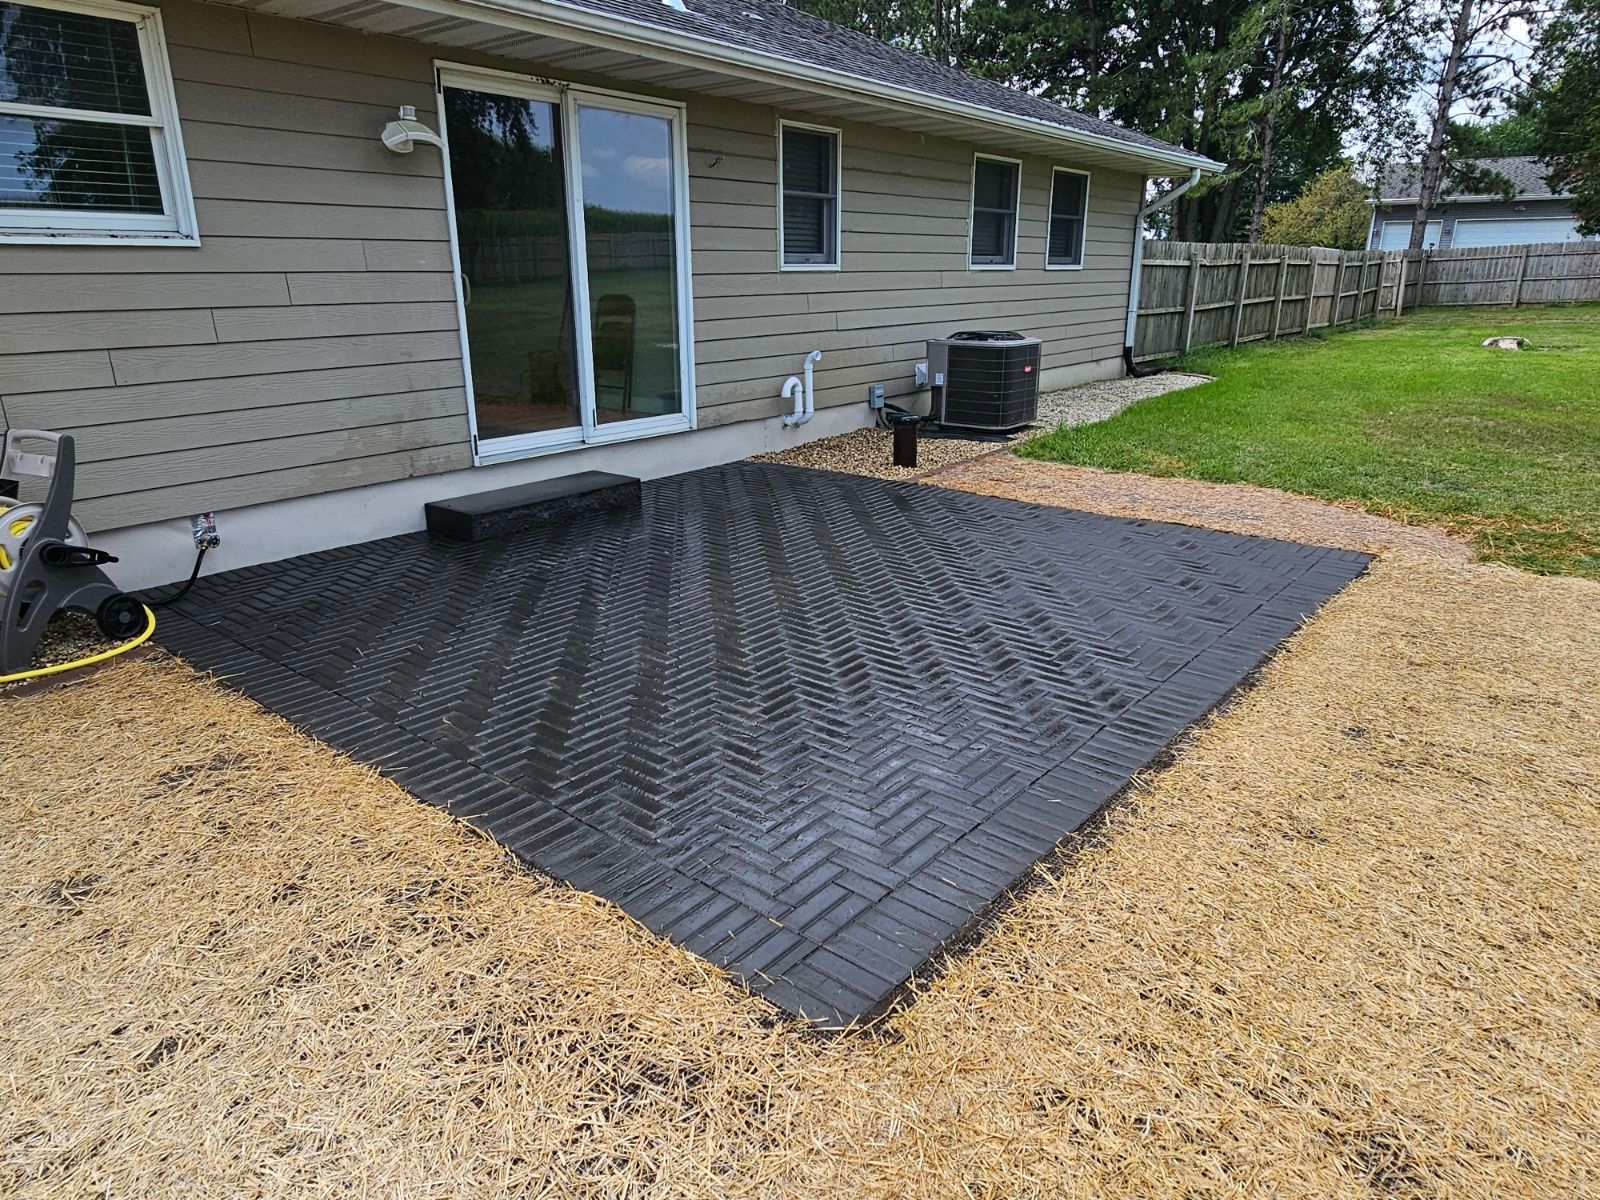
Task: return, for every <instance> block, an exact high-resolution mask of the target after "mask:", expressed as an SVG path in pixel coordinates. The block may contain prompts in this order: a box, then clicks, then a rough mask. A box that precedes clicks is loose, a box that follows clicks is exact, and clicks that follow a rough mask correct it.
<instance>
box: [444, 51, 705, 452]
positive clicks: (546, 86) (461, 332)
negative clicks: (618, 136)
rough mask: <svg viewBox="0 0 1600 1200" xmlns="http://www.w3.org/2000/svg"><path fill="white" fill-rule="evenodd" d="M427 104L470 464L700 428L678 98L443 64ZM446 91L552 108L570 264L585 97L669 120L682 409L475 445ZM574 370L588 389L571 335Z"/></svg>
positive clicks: (579, 220) (577, 222) (579, 308)
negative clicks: (433, 128) (481, 92)
mask: <svg viewBox="0 0 1600 1200" xmlns="http://www.w3.org/2000/svg"><path fill="white" fill-rule="evenodd" d="M433 77H434V103H435V106H436V111H437V115H438V121H439V137H440V139H441V141H442V143H443V144H442V146H441V147H440V153H441V156H442V157H443V159H444V180H443V182H444V204H445V217H446V220H447V221H448V223H449V235H450V264H451V273H452V274H453V275H454V276H455V279H454V283H455V294H456V322H457V336H458V339H459V344H460V346H461V367H462V373H463V375H464V376H465V391H466V397H467V429H468V432H469V435H470V437H471V438H472V464H473V466H478V467H482V466H489V465H490V464H493V463H501V462H513V461H516V460H519V459H525V458H538V457H542V456H543V455H546V454H557V453H560V452H562V451H566V450H582V449H584V448H586V447H589V446H603V445H607V444H612V443H616V442H631V441H637V440H639V439H640V438H648V437H658V436H660V435H662V434H667V433H687V432H689V431H691V430H694V429H697V428H699V424H700V418H699V406H698V402H697V399H696V397H695V355H694V350H695V342H694V278H693V271H692V269H691V268H692V264H693V254H692V252H691V248H690V243H689V229H690V219H689V211H690V210H689V137H688V125H689V120H688V106H687V105H686V104H685V103H683V102H682V101H681V100H658V99H656V98H654V97H651V96H640V95H637V94H635V93H633V92H619V91H615V90H612V89H610V88H599V87H585V86H580V85H577V84H566V83H562V82H560V81H557V80H553V79H546V78H543V77H540V76H535V75H524V74H521V73H519V72H515V71H501V70H496V69H495V68H493V67H479V66H473V65H470V64H467V63H458V62H452V61H450V60H448V59H439V58H436V59H434V60H433ZM447 87H461V88H485V89H489V90H494V91H498V92H501V93H504V94H506V95H512V96H523V97H526V98H528V99H530V100H542V101H546V102H548V103H552V104H555V105H556V106H558V107H559V108H560V110H561V121H562V126H563V131H564V133H563V137H562V144H563V153H564V155H565V162H564V166H565V170H566V172H567V179H568V181H569V182H568V186H569V188H570V189H571V195H570V196H569V197H568V204H569V209H568V216H569V219H568V229H567V236H568V253H569V254H570V255H571V256H572V261H573V262H574V263H576V262H579V261H582V257H583V255H584V254H585V253H586V233H585V230H584V227H583V172H582V169H581V167H580V165H579V163H578V138H577V136H576V133H575V131H576V129H577V110H578V106H579V105H580V104H581V103H582V102H583V101H584V100H586V99H588V100H593V101H596V102H597V103H598V102H601V101H603V102H604V104H605V106H606V107H611V108H616V109H619V110H622V111H632V112H639V113H643V114H645V115H647V116H665V115H668V114H670V115H671V119H672V154H673V189H672V194H673V205H674V207H675V209H676V212H675V215H676V216H679V217H680V218H681V219H679V220H675V221H674V222H673V230H674V238H673V242H674V245H673V252H674V254H675V255H676V262H677V277H678V278H677V300H678V322H677V325H678V328H677V331H676V332H677V337H678V345H679V352H678V381H679V391H680V395H681V397H682V401H681V403H682V411H681V412H677V413H667V414H665V415H663V416H658V417H640V418H638V419H636V420H631V421H618V422H616V423H614V424H609V425H601V424H598V423H596V422H594V421H593V420H592V419H591V418H590V417H589V416H588V415H585V416H584V418H583V424H582V426H581V427H580V428H578V429H575V430H551V431H548V432H540V433H523V434H513V435H511V436H508V437H500V438H489V439H480V438H479V437H478V409H477V405H476V403H475V401H474V398H473V394H472V350H471V347H470V345H469V342H468V337H467V302H466V293H465V291H464V289H463V288H462V282H461V281H462V275H461V244H460V241H459V239H458V238H457V237H456V203H455V188H454V187H453V186H452V182H451V178H450V137H449V129H448V127H447V125H446V123H445V119H444V89H445V88H447ZM573 310H574V312H584V313H586V312H588V311H589V286H588V278H587V273H586V272H584V271H575V272H574V275H573ZM575 340H576V342H577V345H576V347H575V349H576V351H577V367H578V370H579V373H580V377H581V379H582V381H583V382H582V385H581V386H583V387H586V388H589V389H591V390H592V388H593V386H594V364H593V361H592V359H591V355H592V353H593V346H592V345H591V344H590V342H589V339H588V338H587V337H582V336H580V337H577V338H576V339H575Z"/></svg>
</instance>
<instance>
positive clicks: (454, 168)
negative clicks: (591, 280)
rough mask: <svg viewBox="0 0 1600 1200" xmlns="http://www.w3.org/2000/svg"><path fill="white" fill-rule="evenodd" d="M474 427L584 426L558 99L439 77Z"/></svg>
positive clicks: (494, 431)
mask: <svg viewBox="0 0 1600 1200" xmlns="http://www.w3.org/2000/svg"><path fill="white" fill-rule="evenodd" d="M444 114H445V118H444V119H445V131H446V136H447V138H448V141H449V146H450V188H451V194H452V198H453V200H454V204H455V228H456V245H457V247H458V251H457V253H458V255H459V258H460V271H461V300H462V305H463V307H464V309H465V313H466V322H467V340H468V344H469V345H470V347H471V359H472V398H473V404H474V406H475V408H476V411H477V422H478V437H479V439H480V440H483V441H487V440H490V439H495V438H504V437H515V436H517V435H519V434H528V433H541V432H545V431H548V430H558V429H569V430H572V429H577V428H578V427H580V426H581V425H582V423H583V418H582V413H581V409H580V406H579V401H578V397H579V390H578V369H577V355H576V352H575V349H576V348H575V342H576V334H575V325H574V321H573V315H572V263H571V254H570V245H571V242H570V239H569V237H568V230H567V207H568V205H567V189H566V172H565V169H564V167H563V161H564V156H563V148H562V144H561V143H562V138H561V107H560V105H559V104H557V103H555V102H553V101H550V100H535V99H525V98H521V97H516V96H503V95H497V94H495V93H492V92H482V91H472V90H468V89H466V88H454V87H447V88H445V89H444Z"/></svg>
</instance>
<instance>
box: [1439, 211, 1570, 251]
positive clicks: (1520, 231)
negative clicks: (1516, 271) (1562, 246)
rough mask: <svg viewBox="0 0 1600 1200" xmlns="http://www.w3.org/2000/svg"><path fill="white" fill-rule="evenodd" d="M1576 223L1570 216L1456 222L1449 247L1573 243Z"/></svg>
mask: <svg viewBox="0 0 1600 1200" xmlns="http://www.w3.org/2000/svg"><path fill="white" fill-rule="evenodd" d="M1577 240H1578V223H1577V221H1575V220H1573V219H1572V218H1571V217H1500V218H1498V219H1496V220H1492V221H1491V220H1486V219H1481V218H1480V219H1477V220H1465V219H1463V220H1458V221H1457V222H1456V232H1455V237H1454V238H1452V239H1451V242H1450V244H1451V245H1452V246H1523V245H1526V244H1527V243H1529V242H1575V241H1577Z"/></svg>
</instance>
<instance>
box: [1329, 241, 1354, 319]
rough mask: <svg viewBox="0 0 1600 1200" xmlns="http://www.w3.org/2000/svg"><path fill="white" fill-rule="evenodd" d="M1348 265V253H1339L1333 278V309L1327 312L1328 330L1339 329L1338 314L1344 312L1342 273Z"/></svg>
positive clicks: (1344, 251)
mask: <svg viewBox="0 0 1600 1200" xmlns="http://www.w3.org/2000/svg"><path fill="white" fill-rule="evenodd" d="M1349 264H1350V252H1349V251H1347V250H1341V251H1339V270H1338V271H1337V272H1335V274H1334V276H1333V307H1332V308H1330V309H1329V310H1328V328H1330V329H1337V328H1339V314H1340V313H1342V312H1343V311H1344V272H1345V268H1346V267H1347V266H1349Z"/></svg>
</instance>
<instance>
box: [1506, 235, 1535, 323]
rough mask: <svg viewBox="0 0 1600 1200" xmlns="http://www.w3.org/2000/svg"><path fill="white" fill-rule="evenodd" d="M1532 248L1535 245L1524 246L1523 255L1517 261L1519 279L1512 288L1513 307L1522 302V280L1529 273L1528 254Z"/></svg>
mask: <svg viewBox="0 0 1600 1200" xmlns="http://www.w3.org/2000/svg"><path fill="white" fill-rule="evenodd" d="M1532 250H1533V247H1532V246H1531V245H1530V246H1524V247H1523V248H1522V257H1521V258H1520V259H1519V260H1518V261H1517V281H1516V283H1515V284H1513V285H1512V288H1511V307H1512V308H1516V307H1517V306H1518V305H1519V304H1521V303H1522V280H1523V278H1524V276H1526V275H1527V274H1528V255H1529V253H1530V252H1531V251H1532Z"/></svg>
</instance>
